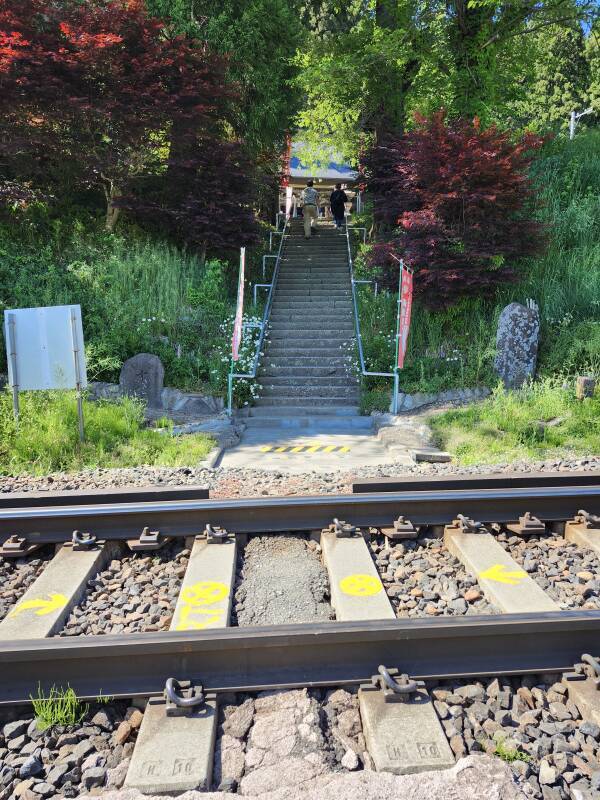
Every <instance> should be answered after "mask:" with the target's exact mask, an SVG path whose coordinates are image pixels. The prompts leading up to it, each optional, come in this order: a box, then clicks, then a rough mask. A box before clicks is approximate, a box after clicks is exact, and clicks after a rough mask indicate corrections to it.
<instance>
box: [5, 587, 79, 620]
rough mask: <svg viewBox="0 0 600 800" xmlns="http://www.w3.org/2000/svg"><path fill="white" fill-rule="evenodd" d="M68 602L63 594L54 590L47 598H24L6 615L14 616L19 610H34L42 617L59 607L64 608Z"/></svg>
mask: <svg viewBox="0 0 600 800" xmlns="http://www.w3.org/2000/svg"><path fill="white" fill-rule="evenodd" d="M67 603H68V600H67V598H66V597H65V596H64V594H57V593H56V592H52V593H51V594H50V599H49V600H41V599H40V600H25V602H23V603H19V604H18V605H17V606H15V608H13V610H12V611H11V612H10V614H9V615H8V616H9V617H16V616H17V614H20V613H21V611H34V609H37V611H35V615H36V616H37V617H43V616H45V615H46V614H51V613H52V612H53V611H58V610H59V609H61V608H64V607H65V606H66V605H67Z"/></svg>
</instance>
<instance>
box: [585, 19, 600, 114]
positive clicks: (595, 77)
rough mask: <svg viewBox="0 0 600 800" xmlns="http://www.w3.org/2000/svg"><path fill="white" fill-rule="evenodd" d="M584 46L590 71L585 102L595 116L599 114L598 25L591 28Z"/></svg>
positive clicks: (599, 52)
mask: <svg viewBox="0 0 600 800" xmlns="http://www.w3.org/2000/svg"><path fill="white" fill-rule="evenodd" d="M585 44H586V46H585V55H586V58H587V62H588V66H589V71H590V84H589V87H588V92H587V102H588V104H589V105H590V106H591V107H592V108H593V109H594V111H595V113H596V114H600V23H596V25H595V26H594V27H593V28H592V30H591V31H590V34H589V36H588V38H587V41H586V43H585Z"/></svg>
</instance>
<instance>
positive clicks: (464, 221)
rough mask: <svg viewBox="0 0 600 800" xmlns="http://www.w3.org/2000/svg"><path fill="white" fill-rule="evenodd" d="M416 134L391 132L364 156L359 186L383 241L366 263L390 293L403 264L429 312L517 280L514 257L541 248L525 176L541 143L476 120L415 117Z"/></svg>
mask: <svg viewBox="0 0 600 800" xmlns="http://www.w3.org/2000/svg"><path fill="white" fill-rule="evenodd" d="M416 122H417V125H416V127H415V129H414V130H412V131H409V132H407V133H405V134H403V135H399V136H394V135H392V134H388V135H387V136H386V137H384V139H383V140H382V141H380V142H379V143H378V144H377V145H376V146H374V147H373V148H371V150H370V151H369V152H367V153H366V154H365V155H364V157H363V168H362V169H363V179H364V181H365V183H366V186H367V192H368V193H369V194H370V195H371V197H372V200H373V204H374V210H375V216H376V219H377V220H378V222H379V223H380V226H381V229H382V230H385V229H387V230H388V231H390V233H389V235H388V236H387V237H386V241H384V242H379V243H378V244H376V245H375V247H374V248H373V250H372V252H371V254H370V258H369V263H370V265H371V267H372V268H373V269H374V270H377V271H379V272H380V273H381V276H382V279H383V280H384V282H385V283H387V284H388V286H390V287H394V288H395V287H396V285H397V280H398V277H397V276H398V265H397V262H396V261H395V260H394V259H393V258H391V255H390V254H391V253H394V254H395V255H396V256H397V257H399V258H403V259H404V261H405V263H406V264H408V265H409V266H411V267H412V268H413V269H414V270H415V272H416V273H417V278H416V281H415V291H416V293H417V294H419V295H421V296H422V298H423V300H424V302H425V303H426V304H427V305H428V306H430V307H432V308H436V307H445V306H448V305H451V304H453V303H455V302H457V301H458V300H459V299H460V298H461V297H464V296H466V295H483V294H488V293H489V292H490V291H493V290H494V289H495V288H496V287H497V286H499V285H501V284H503V283H505V282H507V281H511V280H514V279H515V278H516V270H515V263H516V261H517V259H519V258H521V257H523V256H527V255H532V254H534V253H536V252H539V250H540V249H541V248H542V247H543V245H544V238H545V237H544V231H543V229H542V226H541V225H540V224H539V223H538V222H536V221H535V220H534V219H533V215H532V206H533V190H532V185H531V183H530V180H529V177H528V170H529V166H530V164H531V161H532V158H533V157H534V155H535V150H536V149H537V148H539V147H540V145H541V144H542V140H541V139H540V138H539V137H535V136H533V135H532V134H526V135H524V136H522V137H521V138H520V139H519V140H518V141H516V142H515V141H513V140H512V139H511V137H510V136H509V134H508V133H506V132H503V131H500V130H498V129H497V128H495V127H491V128H487V129H483V128H482V127H481V125H480V123H479V121H478V120H474V121H472V122H470V121H465V120H458V121H450V122H447V121H446V119H445V115H444V113H443V112H439V113H437V114H435V115H433V116H432V117H431V118H429V119H426V118H423V117H418V118H417V120H416Z"/></svg>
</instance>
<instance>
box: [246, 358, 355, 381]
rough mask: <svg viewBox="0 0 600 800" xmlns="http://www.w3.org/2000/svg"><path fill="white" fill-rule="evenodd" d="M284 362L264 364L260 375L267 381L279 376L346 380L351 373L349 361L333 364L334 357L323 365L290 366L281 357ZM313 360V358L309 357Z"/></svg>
mask: <svg viewBox="0 0 600 800" xmlns="http://www.w3.org/2000/svg"><path fill="white" fill-rule="evenodd" d="M280 360H281V361H282V362H283V363H282V365H281V366H277V365H276V364H273V365H271V364H264V365H263V367H262V369H259V371H258V377H259V378H260V380H263V381H265V382H268V381H270V380H271V379H274V378H277V379H278V380H279V379H281V380H284V379H285V380H287V379H288V378H291V379H293V380H296V381H298V382H300V381H303V380H309V379H311V380H312V379H316V378H332V379H333V378H343V379H344V380H345V379H346V377H348V376H349V375H350V374H351V373H350V371H349V367H348V363H347V362H346V361H340V363H339V366H337V365H335V366H331V365H330V363H329V362H331V361H333V359H329V358H328V359H327V363H326V364H325V363H324V365H323V366H314V367H312V366H297V365H296V366H294V365H291V366H288V364H287V362H286V361H285V359H280ZM309 360H310V361H312V360H313V359H312V358H309ZM323 361H324V360H323Z"/></svg>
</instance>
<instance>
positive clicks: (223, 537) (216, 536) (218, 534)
mask: <svg viewBox="0 0 600 800" xmlns="http://www.w3.org/2000/svg"><path fill="white" fill-rule="evenodd" d="M204 533H205V534H206V542H207V544H223V543H224V542H227V541H229V539H230V536H229V533H228V532H227V531H226V530H225V528H219V526H218V525H215V526H214V527H213V526H212V525H210V524H209V525H207V526H206V528H205V529H204Z"/></svg>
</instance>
